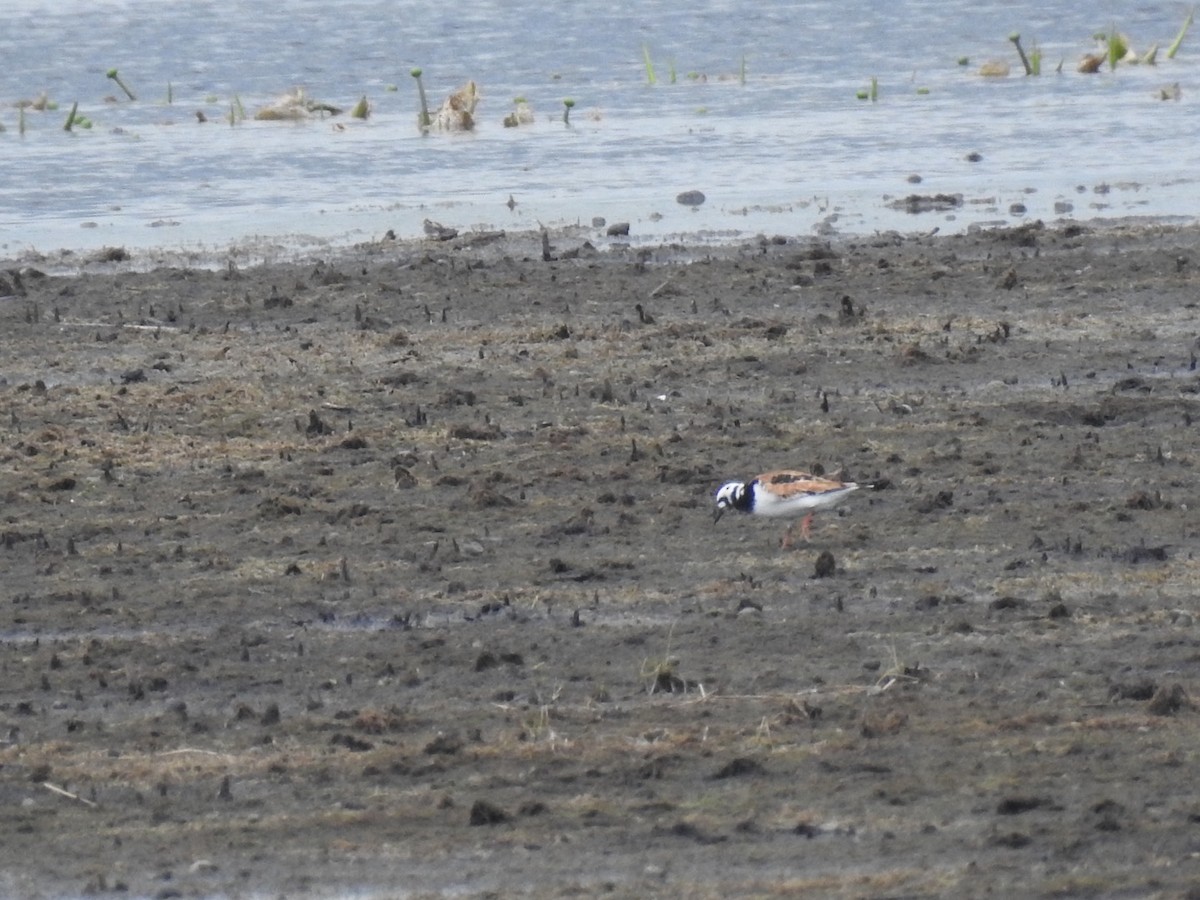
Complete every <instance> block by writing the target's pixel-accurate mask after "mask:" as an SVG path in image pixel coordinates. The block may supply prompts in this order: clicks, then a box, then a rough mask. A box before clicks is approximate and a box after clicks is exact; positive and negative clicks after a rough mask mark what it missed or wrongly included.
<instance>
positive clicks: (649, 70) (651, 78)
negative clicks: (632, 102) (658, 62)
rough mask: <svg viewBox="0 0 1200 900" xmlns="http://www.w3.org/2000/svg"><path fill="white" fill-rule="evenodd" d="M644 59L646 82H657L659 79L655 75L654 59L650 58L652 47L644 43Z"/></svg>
mask: <svg viewBox="0 0 1200 900" xmlns="http://www.w3.org/2000/svg"><path fill="white" fill-rule="evenodd" d="M642 60H643V61H644V62H645V64H646V84H657V83H658V79H657V78H656V77H655V75H654V60H652V59H651V58H650V48H649V47H648V46H647V45H646V44H642Z"/></svg>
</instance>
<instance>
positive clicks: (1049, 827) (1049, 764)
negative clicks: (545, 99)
mask: <svg viewBox="0 0 1200 900" xmlns="http://www.w3.org/2000/svg"><path fill="white" fill-rule="evenodd" d="M1198 248H1200V232H1197V231H1196V230H1194V229H1186V228H1173V227H1165V226H1164V227H1145V226H1143V227H1136V228H1135V227H1128V228H1125V227H1107V228H1099V227H1096V228H1093V227H1090V226H1070V227H1067V228H1057V229H1051V228H1041V227H1039V226H1037V225H1028V226H1023V227H1021V228H1017V229H1012V230H1001V231H993V232H985V233H981V234H974V235H965V236H961V237H947V238H939V237H924V238H923V237H911V238H904V239H901V238H899V237H897V236H894V235H885V236H879V237H874V238H865V239H863V238H860V239H844V240H836V241H833V242H832V243H823V242H812V241H808V240H795V239H792V240H782V239H777V240H771V239H764V240H762V241H756V242H750V243H748V244H745V245H739V246H736V247H727V248H720V249H713V248H704V247H662V248H657V249H653V250H634V249H629V250H621V249H616V250H612V251H610V252H605V253H603V254H598V253H595V252H593V251H592V250H591V249H590V248H589V246H588V245H586V244H585V243H584V239H583V236H582V235H576V234H571V233H562V234H558V235H555V236H554V237H553V240H552V246H551V248H550V254H549V255H550V256H552V257H554V258H553V259H551V260H549V261H547V260H544V259H543V248H542V245H541V240H540V238H539V237H538V236H537V235H518V236H511V235H510V236H503V237H496V236H492V237H491V238H488V237H484V238H478V237H475V236H471V235H460V236H459V237H457V238H455V239H454V240H452V241H445V242H429V243H418V244H397V243H391V242H386V243H382V244H379V245H375V246H364V247H360V248H356V249H355V250H353V251H347V252H345V253H340V254H337V255H331V256H329V257H328V258H325V259H310V260H306V261H302V262H296V263H289V264H281V265H272V266H263V267H258V268H238V267H236V266H230V267H227V268H221V269H220V270H218V271H205V270H200V269H189V268H187V267H182V266H179V267H174V268H161V269H156V270H154V271H150V272H141V273H130V272H121V271H115V270H114V271H108V269H109V268H112V267H113V266H116V267H119V266H121V265H122V263H120V262H118V263H115V264H111V265H109V266H89V267H85V273H84V274H81V275H80V274H75V275H43V274H39V273H41V272H46V271H51V270H52V269H53V268H54V267H53V265H52V264H53V263H54V262H55V261H53V260H28V259H26V260H11V261H9V262H7V263H5V265H4V266H3V267H0V277H2V278H3V279H4V280H3V283H0V294H3V295H7V296H6V297H5V299H3V300H2V301H0V316H2V319H3V335H4V337H3V346H4V354H3V360H2V365H3V367H4V368H3V371H2V372H0V377H2V378H3V382H2V383H0V396H2V398H3V407H2V408H0V432H2V440H0V454H2V455H3V465H2V466H0V495H2V496H3V511H2V515H3V522H2V523H0V561H2V567H3V573H4V577H3V595H2V596H0V636H2V638H3V640H2V643H0V676H2V677H0V807H2V808H3V809H4V810H5V812H4V815H3V817H0V893H3V894H5V895H9V896H24V897H59V896H81V895H88V896H95V897H108V896H113V897H143V896H145V897H209V896H231V897H255V896H262V897H277V896H287V897H327V896H328V897H332V896H396V895H412V896H422V895H427V896H433V895H436V894H438V893H441V892H454V893H455V894H457V895H459V896H484V895H494V896H514V895H518V896H531V897H553V896H568V895H569V896H583V895H593V894H600V893H605V894H608V895H610V896H619V897H646V896H668V895H687V896H711V897H728V896H739V895H755V896H776V895H778V896H783V895H790V894H791V893H793V892H795V891H798V890H805V891H809V892H811V894H812V895H814V896H815V895H820V896H831V897H875V896H897V895H906V896H912V895H921V896H929V895H947V896H950V895H953V896H968V895H974V896H978V895H983V894H987V893H991V894H993V895H995V896H1018V895H1023V896H1051V895H1053V896H1068V895H1069V896H1088V895H1092V896H1099V895H1104V896H1114V895H1118V896H1139V897H1141V896H1171V897H1175V896H1184V895H1186V894H1187V892H1188V891H1189V890H1190V889H1191V888H1192V886H1193V885H1194V884H1196V883H1197V881H1198V879H1200V859H1198V856H1197V854H1198V852H1200V797H1198V796H1197V794H1196V791H1195V787H1194V780H1195V779H1194V773H1195V770H1196V765H1197V754H1198V752H1200V751H1198V750H1197V747H1198V746H1200V740H1198V738H1200V734H1198V731H1200V729H1198V727H1197V726H1198V724H1200V718H1198V713H1197V710H1196V708H1195V705H1194V700H1193V698H1195V697H1196V696H1197V695H1198V694H1200V685H1198V683H1197V677H1196V676H1197V671H1198V660H1200V652H1198V640H1197V639H1198V637H1200V632H1198V629H1197V625H1196V622H1195V618H1196V615H1197V610H1196V603H1197V601H1196V597H1197V582H1198V575H1200V570H1198V569H1200V567H1198V564H1197V561H1196V547H1197V531H1198V529H1200V526H1198V524H1197V521H1198V520H1197V518H1196V515H1195V513H1194V512H1193V509H1194V508H1195V506H1196V505H1197V503H1198V502H1200V496H1198V490H1197V480H1196V470H1195V464H1196V455H1197V449H1196V448H1197V425H1196V420H1197V419H1198V418H1200V373H1198V372H1197V371H1196V354H1197V343H1196V341H1197V334H1198V330H1200V329H1198V324H1197V323H1198V312H1197V302H1198V301H1200V291H1198V288H1200V250H1198ZM135 262H136V261H135ZM14 271H15V272H16V273H17V275H15V276H14V275H13V272H14ZM639 306H640V308H639ZM782 467H788V468H807V469H811V470H814V471H817V472H818V473H820V472H824V473H826V474H830V475H840V476H841V477H844V478H846V479H853V480H857V481H862V482H872V483H874V484H875V485H876V489H875V490H863V491H859V492H857V493H856V494H855V495H854V496H852V497H851V498H850V499H849V500H848V501H847V502H846V503H845V504H843V505H842V506H841V507H839V508H838V509H836V510H830V511H826V512H823V513H818V515H817V517H816V519H815V522H814V525H813V535H812V541H811V542H810V543H808V544H805V543H803V542H799V543H797V544H796V545H795V546H793V547H792V548H790V549H787V550H784V549H781V548H780V546H779V539H780V536H781V534H782V530H783V523H781V522H778V521H775V520H754V519H751V518H749V517H745V516H738V515H734V514H728V515H726V516H724V517H723V518H722V519H721V521H720V522H719V523H716V524H715V525H714V523H713V520H712V514H711V513H712V494H713V491H714V490H715V489H716V488H717V487H718V486H719V485H720V484H721V483H722V482H724V481H727V480H730V479H733V478H741V477H749V476H752V475H754V474H755V473H756V472H758V471H765V470H768V469H772V468H782ZM823 555H824V557H823ZM819 560H820V563H818V561H819ZM818 571H819V572H820V574H821V575H822V577H816V576H817V573H818Z"/></svg>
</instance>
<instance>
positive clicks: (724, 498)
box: [713, 481, 751, 522]
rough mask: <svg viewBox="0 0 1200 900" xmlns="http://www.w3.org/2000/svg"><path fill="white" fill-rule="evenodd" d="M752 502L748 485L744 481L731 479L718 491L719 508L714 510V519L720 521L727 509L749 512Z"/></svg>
mask: <svg viewBox="0 0 1200 900" xmlns="http://www.w3.org/2000/svg"><path fill="white" fill-rule="evenodd" d="M750 502H751V498H750V492H749V490H748V487H747V485H745V484H743V483H742V482H740V481H730V482H728V483H726V484H723V485H721V487H720V489H719V490H718V491H717V508H716V509H715V510H714V511H713V521H714V522H717V521H720V519H721V516H723V515H724V514H725V510H727V509H736V510H740V511H741V512H749V511H750Z"/></svg>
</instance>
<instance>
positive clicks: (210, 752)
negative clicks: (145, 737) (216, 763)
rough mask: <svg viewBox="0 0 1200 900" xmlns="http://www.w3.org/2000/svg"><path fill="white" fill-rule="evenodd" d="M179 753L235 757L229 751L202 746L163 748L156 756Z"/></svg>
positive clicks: (225, 757)
mask: <svg viewBox="0 0 1200 900" xmlns="http://www.w3.org/2000/svg"><path fill="white" fill-rule="evenodd" d="M177 753H204V754H207V755H208V756H220V757H222V758H224V759H233V757H232V756H231V755H230V754H228V753H218V752H217V751H216V750H205V749H203V748H201V747H178V748H176V749H175V750H163V751H161V752H160V753H157V754H155V755H156V756H174V755H175V754H177Z"/></svg>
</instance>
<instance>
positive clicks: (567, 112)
mask: <svg viewBox="0 0 1200 900" xmlns="http://www.w3.org/2000/svg"><path fill="white" fill-rule="evenodd" d="M574 106H575V101H574V100H572V99H571V98H570V97H566V98H565V99H564V100H563V124H564V125H570V124H571V109H572V108H573V107H574Z"/></svg>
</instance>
